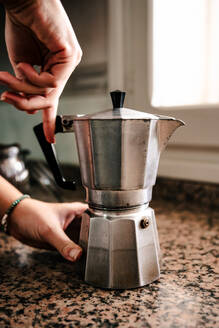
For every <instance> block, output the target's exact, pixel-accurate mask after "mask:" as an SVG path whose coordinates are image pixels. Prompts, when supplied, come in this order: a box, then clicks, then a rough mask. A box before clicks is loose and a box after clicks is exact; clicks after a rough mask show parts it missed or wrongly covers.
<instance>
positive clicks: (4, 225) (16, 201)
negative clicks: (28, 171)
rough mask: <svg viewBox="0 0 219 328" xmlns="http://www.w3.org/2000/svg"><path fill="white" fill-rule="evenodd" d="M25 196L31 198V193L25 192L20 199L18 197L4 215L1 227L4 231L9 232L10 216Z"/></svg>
mask: <svg viewBox="0 0 219 328" xmlns="http://www.w3.org/2000/svg"><path fill="white" fill-rule="evenodd" d="M25 198H30V195H27V194H25V195H22V196H21V197H19V198H18V199H16V200H15V201H14V202H13V203H12V204H11V206H10V207H9V208H8V209H7V211H6V212H5V214H4V215H3V217H2V220H1V228H2V230H3V231H4V232H6V233H8V223H7V219H8V216H9V215H10V214H11V213H12V211H13V210H14V209H15V207H16V206H17V205H18V204H19V203H20V202H21V201H22V200H23V199H25Z"/></svg>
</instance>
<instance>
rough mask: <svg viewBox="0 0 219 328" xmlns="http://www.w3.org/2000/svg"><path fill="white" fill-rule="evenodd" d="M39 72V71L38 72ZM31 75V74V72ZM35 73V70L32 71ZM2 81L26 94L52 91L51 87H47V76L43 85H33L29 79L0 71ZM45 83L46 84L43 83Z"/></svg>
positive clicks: (44, 93)
mask: <svg viewBox="0 0 219 328" xmlns="http://www.w3.org/2000/svg"><path fill="white" fill-rule="evenodd" d="M36 74H37V72H36ZM29 75H30V74H29ZM32 75H33V72H32ZM0 83H2V84H4V85H6V86H7V87H8V88H10V89H12V90H13V91H15V92H23V93H26V94H31V95H34V94H37V95H46V94H48V93H49V92H50V91H51V88H48V86H47V87H45V86H44V85H45V78H44V77H43V82H42V85H40V86H37V85H33V84H32V83H30V82H29V81H25V80H23V79H18V78H17V77H15V76H13V75H12V74H10V73H8V72H0ZM43 84H44V85H43Z"/></svg>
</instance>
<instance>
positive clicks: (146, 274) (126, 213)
mask: <svg viewBox="0 0 219 328" xmlns="http://www.w3.org/2000/svg"><path fill="white" fill-rule="evenodd" d="M79 244H80V245H81V246H82V248H83V250H84V253H85V268H84V280H85V281H86V282H87V283H89V284H91V285H93V286H96V287H100V288H106V289H127V288H136V287H141V286H144V285H147V284H149V283H151V282H153V281H155V280H157V279H158V278H159V277H160V264H159V259H160V246H159V240H158V233H157V226H156V221H155V215H154V210H153V209H152V208H151V207H148V204H146V205H141V206H137V207H135V208H127V209H121V210H119V209H115V210H112V209H110V210H107V209H105V210H100V209H99V210H98V209H95V208H89V209H88V210H87V211H86V212H85V213H84V214H83V216H82V224H81V232H80V241H79Z"/></svg>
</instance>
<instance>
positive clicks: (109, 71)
mask: <svg viewBox="0 0 219 328" xmlns="http://www.w3.org/2000/svg"><path fill="white" fill-rule="evenodd" d="M62 3H63V6H64V7H65V9H66V12H67V14H68V16H69V18H70V20H71V22H72V26H73V28H74V30H75V33H76V35H77V38H78V40H79V43H80V45H81V48H82V50H83V58H82V61H81V63H80V65H79V67H78V68H77V69H76V70H75V72H74V73H73V74H72V76H71V78H70V79H69V81H68V84H67V85H66V88H65V90H64V92H63V94H62V97H61V99H60V105H59V114H85V113H94V112H97V111H101V110H103V109H107V108H111V107H112V105H111V101H110V97H109V91H112V90H115V89H121V90H124V91H126V92H127V96H126V100H125V106H126V107H129V108H134V109H137V110H142V111H146V112H151V113H159V114H162V115H169V116H174V117H176V118H179V119H182V120H184V121H185V123H186V127H183V128H181V129H179V130H177V132H176V133H175V135H174V136H173V137H172V139H171V141H170V143H169V144H168V149H167V150H166V151H165V152H164V153H163V154H162V156H161V161H160V165H159V176H161V177H169V178H177V179H185V180H192V181H201V182H210V183H219V126H218V122H219V108H218V107H219V106H218V105H219V1H217V0H211V1H208V0H199V1H197V0H165V1H163V0H135V1H133V0H92V1H89V0H80V1H67V0H63V1H62ZM1 9H2V8H1ZM0 19H1V24H0V33H1V34H0V39H1V51H0V70H2V71H3V70H6V71H11V68H10V63H9V61H8V57H7V51H6V48H5V42H4V24H3V20H4V12H3V10H0ZM3 90H4V87H3V86H0V91H1V92H2V91H3ZM40 121H41V113H38V114H36V115H27V114H25V113H23V112H20V111H18V110H16V109H14V108H13V107H12V106H10V105H7V104H5V103H3V102H1V103H0V144H11V143H15V142H16V143H19V144H20V145H21V147H22V148H23V149H28V150H30V155H28V158H29V159H35V160H36V159H37V160H38V159H43V155H42V152H41V150H40V148H39V146H38V143H37V141H36V139H35V137H34V134H33V126H34V125H36V124H37V123H39V122H40ZM56 148H57V153H58V157H59V159H60V161H61V162H63V163H73V164H76V165H77V163H78V157H77V151H76V146H75V140H74V135H73V134H67V135H58V136H57V145H56Z"/></svg>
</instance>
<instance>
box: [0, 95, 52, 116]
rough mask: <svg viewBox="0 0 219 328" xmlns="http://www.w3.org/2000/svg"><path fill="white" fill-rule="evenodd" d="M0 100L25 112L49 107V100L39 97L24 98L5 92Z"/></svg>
mask: <svg viewBox="0 0 219 328" xmlns="http://www.w3.org/2000/svg"><path fill="white" fill-rule="evenodd" d="M1 100H3V101H5V102H7V103H8V104H11V105H13V106H15V107H16V108H17V109H19V110H21V111H27V112H28V111H33V110H38V109H45V108H47V107H51V103H50V101H49V99H48V98H46V97H43V96H40V95H35V96H26V95H20V94H16V93H13V92H8V91H6V92H4V93H3V94H2V95H1Z"/></svg>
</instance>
